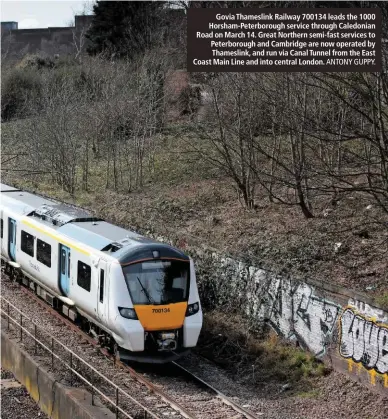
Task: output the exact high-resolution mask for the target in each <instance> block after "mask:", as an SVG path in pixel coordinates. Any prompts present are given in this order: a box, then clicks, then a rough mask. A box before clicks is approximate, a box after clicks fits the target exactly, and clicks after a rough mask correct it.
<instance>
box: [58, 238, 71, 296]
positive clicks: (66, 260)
mask: <svg viewBox="0 0 388 419" xmlns="http://www.w3.org/2000/svg"><path fill="white" fill-rule="evenodd" d="M59 247H60V249H59V254H60V260H59V269H60V270H59V279H60V285H61V290H62V292H63V293H64V294H65V295H69V289H70V249H69V248H68V247H67V246H64V245H63V244H60V245H59Z"/></svg>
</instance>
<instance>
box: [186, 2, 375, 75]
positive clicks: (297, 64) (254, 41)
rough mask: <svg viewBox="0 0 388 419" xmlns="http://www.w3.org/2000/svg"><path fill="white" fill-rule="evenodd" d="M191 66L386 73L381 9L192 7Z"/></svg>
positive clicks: (213, 69)
mask: <svg viewBox="0 0 388 419" xmlns="http://www.w3.org/2000/svg"><path fill="white" fill-rule="evenodd" d="M187 14H188V17H187V18H188V27H187V67H188V70H189V71H190V72H217V71H254V72H257V71H268V72H269V71H284V72H288V71H290V72H292V71H330V72H336V71H340V72H355V71H357V72H359V71H366V72H375V71H381V11H380V9H379V8H347V9H344V8H340V9H336V8H310V9H306V8H303V9H287V8H282V9H281V8H276V9H263V8H241V9H205V8H204V9H189V10H188V13H187Z"/></svg>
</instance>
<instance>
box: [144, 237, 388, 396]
mask: <svg viewBox="0 0 388 419" xmlns="http://www.w3.org/2000/svg"><path fill="white" fill-rule="evenodd" d="M146 234H147V235H150V236H153V237H154V238H156V239H158V240H161V241H165V242H169V243H171V244H173V245H175V246H178V247H179V248H181V249H182V250H184V251H186V252H187V253H188V254H190V255H191V256H192V257H193V258H194V260H195V263H196V265H197V271H198V280H199V287H200V291H201V296H202V298H203V300H204V301H205V303H207V304H212V305H216V306H220V305H225V304H229V306H230V304H234V305H235V306H238V307H240V310H241V311H242V312H243V313H244V314H246V315H247V316H248V317H249V318H250V320H251V321H252V322H256V323H257V325H259V324H262V323H263V322H266V323H268V324H270V325H271V326H272V327H273V328H274V329H275V330H276V331H277V332H278V333H279V334H281V335H283V336H284V337H286V338H287V339H290V340H293V341H296V342H298V343H299V344H300V345H301V346H302V347H303V348H305V349H306V350H309V351H310V352H311V353H313V354H314V355H315V356H316V357H317V358H319V359H321V360H323V361H324V362H325V363H327V364H328V365H330V366H331V367H333V368H335V369H336V370H340V371H342V372H344V373H346V374H348V375H349V376H350V377H351V378H353V379H355V380H357V381H359V382H362V383H363V384H366V385H367V386H369V387H371V388H372V389H373V390H375V391H377V392H379V393H381V394H383V395H385V396H387V395H388V312H387V311H385V310H383V309H381V308H379V307H376V306H374V305H373V302H372V300H371V299H369V298H368V297H367V296H366V295H364V294H361V293H358V292H355V291H352V290H349V289H345V288H342V287H339V286H336V285H333V284H331V283H326V282H317V281H313V280H311V281H308V282H307V281H306V282H305V281H297V280H295V279H292V278H285V277H282V276H279V275H276V274H275V273H273V272H269V271H266V270H264V269H260V268H257V267H255V266H250V265H249V264H248V263H244V262H241V261H238V260H236V259H233V258H230V257H225V256H223V255H221V254H220V253H218V252H217V251H215V250H214V249H209V248H206V247H204V246H199V245H198V243H197V244H196V245H195V246H193V245H190V244H189V241H188V240H187V241H185V240H184V239H182V237H181V238H179V239H177V240H170V239H166V238H165V237H160V236H158V235H155V234H152V232H147V233H146Z"/></svg>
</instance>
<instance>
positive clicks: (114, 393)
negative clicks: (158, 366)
mask: <svg viewBox="0 0 388 419" xmlns="http://www.w3.org/2000/svg"><path fill="white" fill-rule="evenodd" d="M0 301H1V316H2V317H3V319H4V318H5V321H6V328H7V330H8V331H11V330H13V331H14V332H16V333H17V335H18V338H19V339H20V342H22V343H23V344H24V345H25V347H29V349H30V350H32V351H33V353H34V355H35V356H37V355H40V356H44V357H45V358H50V357H51V361H49V362H51V369H52V370H53V371H58V368H59V367H58V366H56V365H55V362H54V361H55V360H56V361H57V362H58V363H59V364H60V368H61V370H60V372H61V373H62V374H63V373H64V372H67V373H68V374H69V375H70V378H69V382H70V386H73V385H75V384H76V382H77V380H78V382H79V383H82V384H83V385H85V386H86V387H87V388H90V391H91V394H92V405H94V404H95V397H96V396H100V397H101V399H102V400H105V402H106V403H107V404H108V406H109V407H110V410H113V411H114V412H115V414H116V418H119V414H120V413H121V415H122V416H124V417H126V418H129V419H134V417H133V416H131V415H130V414H129V413H127V411H125V410H124V409H123V408H122V407H120V405H119V404H120V403H121V405H123V404H125V402H129V403H132V404H135V405H136V406H137V407H138V408H140V409H141V411H142V412H143V414H144V416H143V417H144V418H158V416H156V415H155V414H154V413H152V412H151V411H150V410H149V409H148V408H147V407H145V406H143V405H142V404H141V403H140V402H138V401H137V400H135V399H134V398H133V397H132V396H131V395H129V394H128V393H127V392H125V391H124V390H122V389H121V388H120V387H118V386H117V385H116V384H114V383H113V382H112V381H111V380H109V378H107V377H105V376H104V375H103V374H101V373H100V372H99V371H97V370H96V369H95V368H94V367H92V366H91V365H90V364H89V363H88V362H86V361H85V360H83V359H82V358H81V357H79V356H78V355H77V354H76V353H74V352H73V351H72V350H70V349H69V348H67V347H66V346H65V345H64V344H63V343H61V342H60V341H59V340H57V339H56V338H54V337H53V336H52V335H50V334H49V333H48V332H46V331H45V330H44V329H43V328H42V327H41V326H38V325H37V324H36V323H35V322H34V321H32V320H31V319H30V318H29V317H28V316H26V315H25V314H24V313H23V312H21V311H20V310H19V309H18V308H17V307H16V306H14V305H13V304H12V303H11V302H10V301H8V300H7V299H6V298H4V297H0ZM3 327H4V321H3ZM29 344H32V345H29ZM31 346H32V347H31ZM38 352H40V353H39V354H38ZM97 386H99V388H98V387H97ZM104 387H105V388H106V387H108V388H110V391H106V390H102V389H101V388H104ZM107 393H111V395H110V396H109V395H107ZM137 417H138V416H137Z"/></svg>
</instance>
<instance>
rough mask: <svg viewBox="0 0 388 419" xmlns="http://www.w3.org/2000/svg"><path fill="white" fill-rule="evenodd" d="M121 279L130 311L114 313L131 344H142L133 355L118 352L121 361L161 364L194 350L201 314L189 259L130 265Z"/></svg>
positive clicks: (129, 350)
mask: <svg viewBox="0 0 388 419" xmlns="http://www.w3.org/2000/svg"><path fill="white" fill-rule="evenodd" d="M122 273H123V275H124V280H125V285H126V288H127V292H128V294H129V296H130V299H131V303H132V307H122V306H119V307H118V309H119V313H120V317H121V319H120V320H121V321H123V320H126V319H127V321H126V323H127V322H128V321H129V322H131V323H132V327H131V328H130V329H131V330H132V332H131V339H130V340H131V343H133V344H134V343H135V341H137V343H138V344H140V342H139V338H140V339H141V340H142V341H143V342H142V345H141V348H140V347H138V348H137V351H136V350H134V349H135V348H134V347H133V346H132V348H124V347H120V348H119V352H120V358H121V359H124V360H133V361H139V362H150V363H165V362H170V361H173V360H174V359H177V358H179V357H180V356H182V355H183V354H185V353H187V352H188V351H189V350H190V348H191V347H194V346H196V344H197V341H198V336H199V333H200V330H201V327H202V311H201V305H200V301H199V296H198V289H197V284H196V278H195V270H194V264H193V261H192V260H191V259H189V258H187V259H172V258H170V259H169V258H166V259H157V260H155V259H145V260H141V261H135V262H130V263H127V264H125V265H123V266H122ZM127 326H129V324H127ZM136 346H137V345H136Z"/></svg>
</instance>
